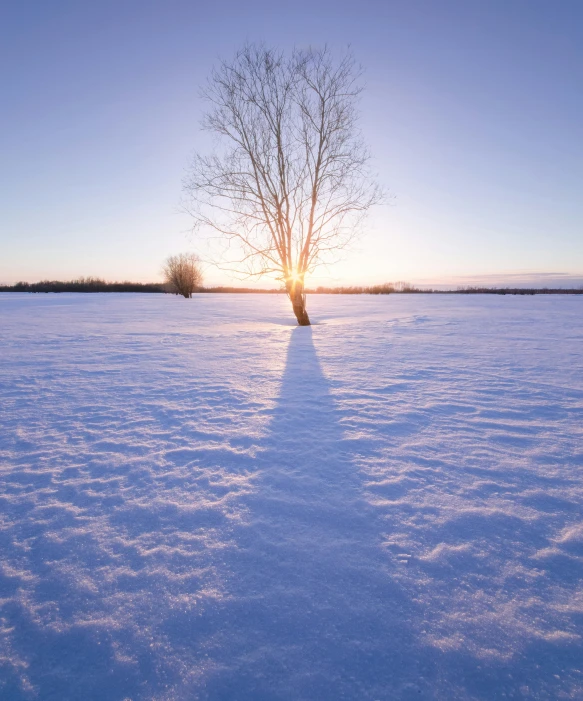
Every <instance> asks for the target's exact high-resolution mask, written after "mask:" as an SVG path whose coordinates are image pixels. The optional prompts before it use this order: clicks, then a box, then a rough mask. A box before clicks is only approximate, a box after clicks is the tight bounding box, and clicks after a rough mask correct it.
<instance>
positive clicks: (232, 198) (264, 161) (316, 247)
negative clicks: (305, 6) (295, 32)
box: [184, 44, 381, 326]
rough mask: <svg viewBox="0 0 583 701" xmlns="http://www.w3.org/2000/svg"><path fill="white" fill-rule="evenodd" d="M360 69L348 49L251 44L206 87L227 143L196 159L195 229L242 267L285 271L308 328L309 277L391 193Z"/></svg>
mask: <svg viewBox="0 0 583 701" xmlns="http://www.w3.org/2000/svg"><path fill="white" fill-rule="evenodd" d="M360 76H361V71H360V69H359V68H358V67H357V66H356V64H355V62H354V60H353V58H352V56H351V55H349V54H348V55H345V56H344V57H343V58H342V59H340V60H339V61H335V60H334V58H333V56H332V54H331V53H330V51H329V50H328V49H327V48H324V49H307V50H295V51H293V53H291V55H289V56H286V55H285V54H284V53H283V52H280V51H275V50H273V49H270V48H266V47H264V46H256V45H252V44H251V45H247V46H245V47H244V48H243V49H242V50H241V51H239V52H238V53H237V54H236V55H235V58H234V59H233V61H232V62H230V63H227V62H222V63H221V64H220V65H219V67H218V68H216V69H215V70H214V71H213V72H212V74H211V76H210V78H209V81H208V85H207V87H206V89H205V90H204V91H203V97H204V98H205V99H206V101H207V103H208V104H209V110H208V112H207V113H206V115H205V117H204V119H203V128H205V129H206V130H208V131H210V132H213V133H214V134H215V135H217V136H218V137H219V139H218V141H219V150H218V151H217V152H215V153H214V154H213V155H210V156H203V155H196V156H195V157H194V161H193V164H192V168H191V171H190V174H189V176H188V178H187V179H186V181H185V184H184V187H185V192H186V193H187V196H188V197H189V204H188V205H187V207H188V209H189V211H190V212H191V214H192V215H193V217H194V219H195V227H200V226H202V227H206V228H209V229H211V230H213V231H214V232H215V233H218V234H219V235H220V237H222V238H223V239H224V241H225V242H226V244H227V246H226V251H228V252H229V253H228V254H227V255H228V256H229V257H228V267H230V268H231V269H232V270H235V271H236V272H238V273H244V274H245V275H247V276H261V275H265V274H275V276H276V277H277V278H278V279H279V280H280V281H282V283H283V284H284V285H285V289H286V292H287V294H288V296H289V298H290V300H291V303H292V306H293V310H294V314H295V315H296V318H297V320H298V323H299V324H300V325H301V326H308V325H309V324H310V319H309V317H308V313H307V311H306V295H305V288H304V280H305V277H306V275H307V274H308V273H311V272H312V271H313V270H314V269H315V268H316V267H317V266H318V265H319V264H321V263H325V262H333V260H334V259H335V258H336V257H337V256H338V251H340V250H342V249H344V248H346V247H347V245H348V244H349V243H350V242H351V240H352V239H353V238H354V236H355V234H356V232H357V230H358V223H359V221H360V220H361V218H362V217H363V215H365V214H366V212H367V211H368V210H369V208H370V207H371V206H372V205H373V204H375V203H376V202H377V201H379V199H380V197H381V192H380V190H379V188H378V187H377V186H376V185H375V183H374V182H373V180H372V179H371V178H370V174H369V172H368V163H369V159H370V155H369V152H368V150H367V149H366V147H365V146H364V144H363V141H362V139H361V136H360V132H359V130H358V126H357V121H358V113H357V109H356V107H357V101H358V97H359V95H360V92H361V90H362V88H361V86H360V85H359V79H360Z"/></svg>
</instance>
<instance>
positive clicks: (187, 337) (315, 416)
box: [0, 294, 583, 701]
mask: <svg viewBox="0 0 583 701" xmlns="http://www.w3.org/2000/svg"><path fill="white" fill-rule="evenodd" d="M309 311H310V315H311V317H312V319H313V321H314V322H316V323H315V325H314V326H313V327H312V328H311V329H310V328H297V327H295V325H294V323H293V320H292V314H291V308H290V305H289V302H288V301H287V300H286V299H285V298H284V297H283V296H268V295H240V296H239V295H198V296H196V298H194V299H193V300H189V301H187V300H183V299H179V298H176V297H172V296H165V295H129V294H127V295H113V294H111V295H109V294H107V295H104V294H99V295H65V294H62V295H18V294H4V295H2V296H1V297H0V334H1V335H0V348H1V355H0V430H1V433H0V646H1V647H0V698H1V699H2V700H3V701H13V700H21V699H22V700H25V699H26V700H28V699H31V700H32V699H42V700H43V701H45V700H51V701H53V700H54V701H66V700H71V701H73V700H75V701H77V700H83V701H89V700H95V701H98V700H99V701H118V700H119V701H122V700H124V699H125V700H129V699H131V700H132V701H137V700H145V699H156V700H160V701H162V700H165V701H166V700H167V701H170V700H171V699H172V700H180V701H182V700H185V701H186V700H191V699H192V700H201V701H202V700H206V701H215V700H216V701H219V700H220V701H231V700H232V701H237V700H240V701H272V700H273V701H280V700H281V701H283V700H290V701H295V700H298V701H302V700H306V701H308V700H309V701H328V700H330V701H336V700H338V699H350V700H354V701H361V700H362V701H374V700H375V699H378V700H379V701H381V700H382V701H384V700H387V699H396V700H398V701H400V700H401V699H403V700H410V699H422V700H427V699H439V700H440V701H441V700H443V701H451V700H453V699H464V700H466V699H484V700H490V699H523V698H524V699H553V700H554V699H583V644H582V639H581V637H582V636H583V587H582V578H583V298H581V297H578V298H576V297H556V296H553V297H544V296H536V297H510V296H504V297H498V296H472V297H464V296H442V295H436V296H433V297H432V296H428V295H420V296H415V295H390V296H387V297H369V296H366V297H365V296H362V297H360V296H359V297H338V296H316V297H312V298H310V299H309Z"/></svg>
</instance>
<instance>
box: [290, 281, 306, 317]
mask: <svg viewBox="0 0 583 701" xmlns="http://www.w3.org/2000/svg"><path fill="white" fill-rule="evenodd" d="M286 288H287V294H288V297H289V298H290V300H291V303H292V307H293V310H294V314H295V315H296V319H297V320H298V324H299V325H300V326H311V324H310V317H309V316H308V312H307V311H306V294H305V292H304V284H303V282H299V281H297V280H296V281H294V282H290V283H288V284H287V285H286Z"/></svg>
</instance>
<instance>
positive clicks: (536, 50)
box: [0, 0, 583, 284]
mask: <svg viewBox="0 0 583 701" xmlns="http://www.w3.org/2000/svg"><path fill="white" fill-rule="evenodd" d="M248 41H251V42H264V43H266V44H269V45H271V46H275V47H278V48H282V49H284V50H289V49H291V48H293V47H294V46H299V47H306V46H322V45H324V44H328V45H329V46H330V47H331V48H332V49H333V50H338V51H341V50H343V49H345V47H346V46H347V45H350V46H351V47H352V51H353V53H354V55H355V57H356V59H357V60H358V61H359V62H360V63H361V64H362V65H363V66H364V68H365V69H366V73H365V81H366V89H365V92H364V94H363V98H362V102H361V113H362V118H361V119H362V121H361V126H362V130H363V133H364V136H365V139H366V141H367V142H368V144H369V146H370V149H371V151H372V154H373V157H374V161H373V168H374V169H375V171H376V172H377V173H378V179H379V181H380V182H381V183H382V184H383V185H384V186H385V187H386V188H387V189H388V191H389V193H390V195H391V197H390V200H389V202H388V204H385V205H383V206H381V207H378V208H377V209H376V210H375V211H374V212H373V213H372V215H371V217H370V219H369V221H368V224H367V226H366V231H365V234H364V236H363V237H362V238H361V239H360V240H359V242H358V244H357V245H356V246H355V248H354V249H353V250H352V251H351V252H350V253H349V254H347V256H346V258H345V259H344V260H343V261H341V262H339V263H337V264H336V265H334V266H332V267H329V268H323V269H321V270H319V271H318V272H317V273H316V274H314V276H313V278H312V280H311V282H312V283H313V284H357V283H359V284H362V283H377V282H382V281H395V280H408V281H412V282H417V283H422V284H423V283H435V284H449V283H455V282H458V283H459V282H464V283H467V284H472V283H473V282H484V281H490V282H495V283H496V284H497V283H499V282H503V281H505V280H508V281H520V282H524V281H527V282H531V281H535V282H537V281H542V282H545V284H563V283H566V284H571V283H578V284H583V235H582V233H583V232H582V226H583V196H582V191H583V187H582V186H583V120H582V119H581V115H582V114H583V90H582V89H581V88H582V86H583V3H581V2H580V1H579V0H561V1H560V2H556V1H553V0H546V1H542V0H500V1H499V0H489V1H488V2H483V0H426V1H423V0H383V1H376V0H375V1H371V0H359V2H355V1H354V0H350V1H346V0H335V1H334V2H323V1H320V0H310V1H305V0H299V1H297V2H293V3H285V4H283V3H281V4H280V3H276V2H262V1H261V2H260V1H256V0H248V1H247V2H244V3H242V2H240V1H234V0H225V1H224V2H221V3H214V4H211V3H209V2H194V1H190V2H187V1H186V0H165V1H164V2H162V0H160V1H159V2H152V1H149V0H139V1H138V0H127V1H126V0H117V1H115V2H110V1H109V0H100V2H96V3H88V2H85V1H84V0H77V1H75V2H66V1H64V0H52V1H51V2H50V3H49V2H46V1H45V0H42V1H39V0H29V1H27V2H16V1H15V0H12V2H5V3H3V4H2V9H1V10H0V85H1V86H2V91H1V97H0V100H1V102H2V105H1V109H0V154H1V158H0V163H1V166H0V282H8V283H9V282H15V281H17V280H28V281H30V282H32V281H36V280H40V279H47V278H49V279H70V278H74V277H78V276H81V275H83V276H87V275H96V276H100V277H103V278H105V279H108V280H124V279H131V280H140V281H150V280H157V279H160V277H161V266H162V263H163V261H164V259H165V258H166V257H167V256H168V255H170V254H174V253H178V252H182V251H196V250H197V246H198V245H199V244H200V242H198V241H197V239H196V238H193V237H192V235H191V233H190V226H191V222H190V220H189V217H188V215H187V214H185V213H184V212H183V211H182V210H181V207H180V201H181V194H182V180H183V178H184V176H185V174H186V169H187V167H188V163H189V161H190V159H191V157H192V154H193V153H194V152H197V151H199V152H203V153H207V152H209V150H210V149H211V148H212V144H211V142H210V139H209V136H208V135H207V134H206V133H204V132H202V131H201V129H200V119H201V116H202V114H203V110H204V104H203V103H202V101H201V99H200V93H199V90H200V87H201V86H202V85H203V84H204V82H205V80H206V77H207V76H208V74H209V72H210V71H211V69H212V67H213V65H215V64H216V63H217V61H218V60H219V59H220V58H223V57H225V58H229V57H230V56H232V55H233V53H234V52H235V50H236V49H237V48H239V47H240V46H242V45H243V44H244V43H245V42H248ZM205 276H206V282H207V284H223V283H233V284H234V283H236V282H237V281H236V280H235V279H234V278H233V277H229V276H228V275H227V274H226V273H224V272H221V271H219V270H217V269H216V268H214V267H212V266H210V265H208V266H206V269H205Z"/></svg>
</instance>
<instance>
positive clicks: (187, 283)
mask: <svg viewBox="0 0 583 701" xmlns="http://www.w3.org/2000/svg"><path fill="white" fill-rule="evenodd" d="M163 272H164V277H165V279H166V283H167V284H168V286H169V287H170V289H171V290H172V292H175V293H176V294H181V295H182V296H183V297H186V298H187V299H188V298H190V297H192V293H193V292H194V291H195V290H196V289H197V288H199V287H200V286H201V285H202V271H201V268H200V261H199V259H198V256H196V255H194V253H180V254H179V255H177V256H170V257H169V258H167V259H166V262H165V263H164V267H163Z"/></svg>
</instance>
